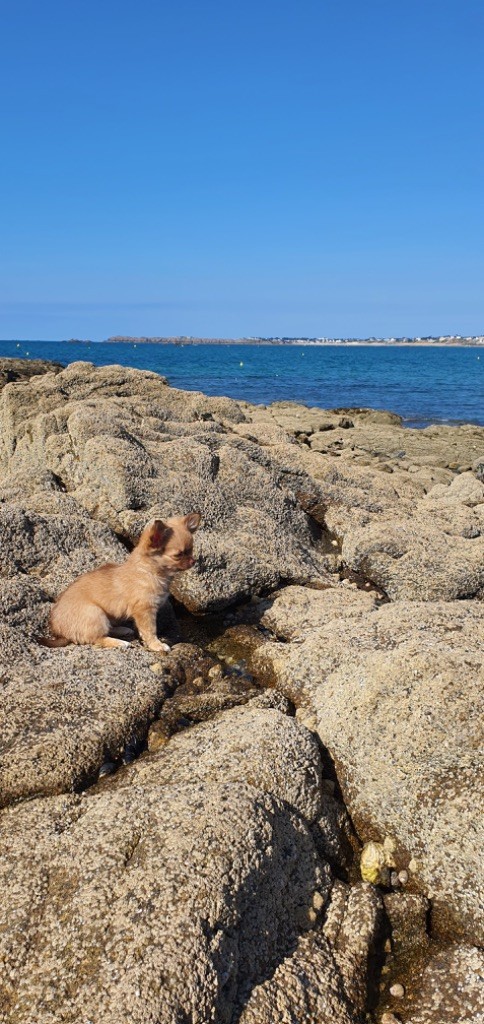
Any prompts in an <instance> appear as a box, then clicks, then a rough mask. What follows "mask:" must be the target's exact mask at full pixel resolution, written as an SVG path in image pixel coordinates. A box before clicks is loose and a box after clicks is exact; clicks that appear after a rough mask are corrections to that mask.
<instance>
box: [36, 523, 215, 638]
mask: <svg viewBox="0 0 484 1024" xmlns="http://www.w3.org/2000/svg"><path fill="white" fill-rule="evenodd" d="M200 518H201V517H200V514H199V512H191V513H190V514H189V515H188V516H180V517H178V518H174V519H167V520H166V522H163V521H162V520H161V519H155V520H154V521H153V522H151V523H149V524H148V526H147V527H146V528H145V529H144V530H143V533H142V534H141V537H140V539H139V541H138V544H137V545H136V547H135V548H134V550H133V551H132V552H131V554H130V555H129V557H128V558H127V559H126V561H125V562H123V564H122V565H114V564H112V563H109V564H108V565H101V566H100V568H99V569H93V571H92V572H86V573H85V574H84V575H83V576H79V579H77V580H75V581H74V583H71V585H70V586H69V587H67V590H64V591H63V593H62V594H60V595H59V597H58V598H57V601H56V602H55V604H54V606H53V608H52V611H51V613H50V628H51V632H52V637H51V638H47V639H46V640H44V641H43V643H44V644H45V645H46V646H48V647H64V646H65V645H66V644H68V643H71V644H95V645H96V646H97V647H128V646H129V641H128V640H122V639H120V637H121V636H133V633H132V630H130V629H128V628H125V627H121V626H118V627H116V626H115V623H116V622H119V620H120V619H134V622H135V625H136V627H137V629H138V632H139V635H140V637H141V639H142V641H143V643H144V645H145V647H147V648H148V650H150V651H169V649H170V648H169V646H168V644H165V643H163V642H162V641H161V640H159V639H158V637H157V635H156V615H157V612H158V609H159V608H160V607H161V605H162V604H164V602H165V601H166V600H167V598H168V591H169V586H170V580H171V577H172V576H174V575H175V573H177V572H182V570H183V569H190V568H191V566H192V565H194V561H195V560H194V558H193V556H192V552H193V534H194V533H195V530H197V529H198V526H199V525H200Z"/></svg>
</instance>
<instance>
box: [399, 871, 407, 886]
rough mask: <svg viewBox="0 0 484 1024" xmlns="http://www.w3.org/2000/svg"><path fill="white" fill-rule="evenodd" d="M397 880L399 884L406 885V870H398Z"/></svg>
mask: <svg viewBox="0 0 484 1024" xmlns="http://www.w3.org/2000/svg"><path fill="white" fill-rule="evenodd" d="M398 881H399V882H400V885H406V884H407V882H408V871H399V872H398Z"/></svg>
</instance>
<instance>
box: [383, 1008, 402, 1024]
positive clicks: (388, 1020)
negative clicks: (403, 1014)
mask: <svg viewBox="0 0 484 1024" xmlns="http://www.w3.org/2000/svg"><path fill="white" fill-rule="evenodd" d="M380 1021H381V1024H400V1019H399V1017H395V1014H394V1013H389V1012H388V1011H387V1012H385V1013H382V1015H381V1017H380Z"/></svg>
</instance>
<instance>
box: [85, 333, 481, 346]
mask: <svg viewBox="0 0 484 1024" xmlns="http://www.w3.org/2000/svg"><path fill="white" fill-rule="evenodd" d="M70 340H71V341H76V340H77V339H75V338H72V339H70ZM106 343H107V344H120V343H126V344H132V345H133V344H134V345H484V335H472V336H466V337H464V336H462V335H460V334H446V335H440V336H435V337H433V336H432V337H424V338H297V337H295V338H289V337H283V338H277V337H275V338H262V337H260V338H255V337H254V338H194V337H188V336H179V337H173V338H170V337H167V338H162V337H159V338H147V337H139V338H135V337H131V336H129V335H124V334H116V335H113V336H112V337H110V338H106Z"/></svg>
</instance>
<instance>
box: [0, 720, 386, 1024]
mask: <svg viewBox="0 0 484 1024" xmlns="http://www.w3.org/2000/svg"><path fill="white" fill-rule="evenodd" d="M241 711H243V712H244V716H243V718H242V717H241V715H240V712H241ZM224 721H225V724H223V723H222V721H220V722H215V721H212V722H209V723H204V724H202V725H197V726H194V728H193V729H192V730H190V731H189V732H186V733H183V734H179V735H178V736H176V737H175V738H174V739H173V740H172V741H170V744H169V746H168V747H166V748H164V750H162V751H160V753H159V754H157V755H153V756H151V757H149V758H145V759H140V760H138V761H137V762H135V763H134V764H132V765H130V766H128V767H126V768H125V769H123V771H122V772H118V773H117V775H115V776H114V777H112V778H111V779H106V780H103V782H102V784H100V785H99V786H98V787H95V788H94V790H90V791H88V792H87V793H86V794H85V795H84V796H82V797H81V796H79V795H75V794H70V795H66V796H58V797H48V798H45V799H43V800H33V801H30V802H27V803H24V804H20V805H17V806H14V807H11V808H9V809H7V810H4V811H3V812H2V814H1V815H0V851H1V854H2V857H1V860H0V884H1V886H2V889H3V897H4V898H3V899H2V901H1V909H0V918H1V920H0V946H1V949H2V956H3V963H4V972H3V973H2V977H1V979H0V984H1V987H2V996H3V1000H2V1002H3V1006H4V1019H5V1020H6V1021H8V1020H11V1021H12V1022H13V1021H15V1024H27V1022H29V1024H30V1021H32V1019H34V1018H35V1020H36V1022H38V1024H47V1022H49V1021H52V1020H54V1019H56V1020H60V1019H66V1020H67V1019H71V1020H81V1019H82V1020H88V1019H90V1020H95V1021H96V1022H97V1024H103V1022H106V1024H108V1022H111V1021H113V1020H114V1019H115V1018H116V1019H118V1020H119V1019H122V1018H124V1017H125V1016H126V1014H129V1017H130V1020H133V1021H135V1022H137V1024H148V1022H149V1021H152V1020H154V1019H156V1020H157V1021H159V1022H160V1024H173V1021H175V1020H182V1019H184V1020H188V1019H195V1018H196V1017H197V1016H198V1017H199V1018H200V1019H202V1020H207V1021H208V1020H215V1019H216V1020H217V1021H220V1022H221V1024H222V1022H226V1024H229V1022H230V1021H231V1020H233V1019H234V1018H235V1017H236V1016H239V1015H240V1013H241V1011H242V1007H245V1009H244V1011H243V1012H247V1013H248V1014H249V1015H250V1014H251V1013H252V1012H253V1009H252V1008H253V1002H252V999H254V1000H255V1001H258V1000H259V999H262V1000H264V999H270V1001H271V1002H272V999H275V1000H276V1003H278V1002H279V1000H282V1001H283V1002H284V1003H287V1001H289V1005H290V1004H291V1000H292V1002H293V1005H299V1004H300V1000H301V999H302V998H303V994H302V988H301V986H304V976H305V971H306V970H308V971H310V972H311V978H312V989H311V998H312V999H314V1000H316V1001H317V1002H316V1004H317V1005H319V1006H325V1005H327V1006H329V1007H332V1006H333V1005H335V1007H336V1009H337V1012H338V1016H337V1017H335V1018H334V1019H335V1020H336V1021H338V1022H339V1021H340V1022H341V1024H350V1022H352V1021H354V1020H355V1019H356V1017H357V1015H358V1014H359V1013H360V1011H361V1008H362V1006H363V1004H364V1001H365V988H366V966H367V963H368V959H369V955H370V950H371V947H372V945H373V943H374V942H375V939H376V936H377V931H378V919H379V913H380V911H379V901H378V898H377V897H376V894H375V893H374V891H373V890H372V889H371V888H369V887H368V888H366V887H362V888H361V889H359V890H353V891H349V889H348V887H347V886H345V885H343V883H336V886H335V887H334V888H335V900H333V882H332V878H331V874H330V872H329V869H328V867H327V865H325V864H324V862H322V861H321V860H320V858H319V856H318V854H317V851H316V848H315V846H314V843H313V840H312V838H311V831H310V822H311V821H312V820H313V819H314V816H315V815H317V813H318V808H319V806H320V785H319V781H318V774H319V769H318V765H319V758H318V751H317V746H316V744H315V742H314V740H312V738H311V737H310V736H309V734H307V733H306V732H305V730H304V729H303V728H302V727H301V726H298V725H297V724H296V723H295V722H294V720H292V719H288V718H285V717H284V716H281V715H279V714H278V713H277V712H271V711H261V710H254V711H251V712H249V711H248V709H247V708H244V709H236V710H235V711H231V712H228V713H227V716H226V717H225V718H224ZM247 728H248V732H247ZM214 731H217V734H218V742H217V743H214V739H215V735H214ZM209 734H210V735H209ZM241 744H242V747H243V748H244V750H245V751H246V753H245V754H244V756H243V757H241V758H240V757H239V751H240V749H241ZM267 744H268V745H269V751H270V754H271V756H269V757H268V756H267V754H266V748H267ZM168 750H170V753H169V754H168ZM150 766H151V768H150ZM227 767H228V768H229V769H230V773H229V776H227V774H226V769H227ZM235 776H237V777H236V778H235ZM308 782H309V788H308ZM306 815H308V817H306ZM19 852H20V854H21V856H20V857H19ZM315 894H317V897H316V902H317V904H318V911H320V910H321V909H322V908H323V907H324V908H326V922H327V926H325V927H328V928H329V925H331V927H332V933H331V934H327V935H326V936H325V938H323V937H322V936H321V935H320V934H319V933H318V934H316V933H315V932H313V931H311V932H310V933H309V934H306V937H305V938H300V927H299V926H298V921H299V920H300V919H301V915H302V912H303V910H305V909H306V910H307V914H308V915H309V914H310V912H311V913H312V914H315V915H316V918H317V914H318V911H315V910H314V909H313V908H314V899H315ZM329 931H330V932H331V928H329ZM312 936H314V939H313V942H314V945H315V950H316V951H317V953H316V959H315V964H314V967H313V966H311V963H308V957H307V951H309V955H310V956H311V959H312V949H311V945H312V943H311V937H312ZM316 969H317V973H315V972H316ZM267 978H270V979H271V981H270V982H267V981H266V979H267ZM291 978H294V979H298V980H297V981H295V984H297V985H298V986H299V993H300V994H299V995H296V994H294V996H293V995H291V992H288V991H287V982H288V980H289V979H291ZM266 985H268V986H270V991H269V992H268V991H264V990H265V986H266ZM251 992H253V993H254V994H253V997H251ZM338 1003H340V1004H341V1005H340V1007H339V1008H338ZM251 1019H252V1017H251V1016H249V1017H248V1020H251Z"/></svg>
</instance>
